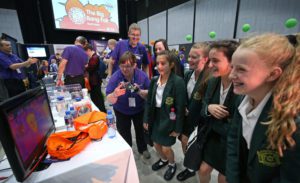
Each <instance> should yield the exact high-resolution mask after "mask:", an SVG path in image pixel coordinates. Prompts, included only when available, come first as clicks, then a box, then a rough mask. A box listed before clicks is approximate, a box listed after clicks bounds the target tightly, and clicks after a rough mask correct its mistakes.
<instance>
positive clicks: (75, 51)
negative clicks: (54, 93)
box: [56, 36, 88, 88]
mask: <svg viewBox="0 0 300 183" xmlns="http://www.w3.org/2000/svg"><path fill="white" fill-rule="evenodd" d="M86 44H87V40H86V38H85V37H83V36H78V37H77V38H76V40H75V45H74V46H68V47H66V48H65V49H64V51H63V53H62V60H61V62H60V64H59V67H58V74H57V81H56V85H57V86H61V85H64V84H66V85H68V84H77V83H78V84H80V85H81V87H82V88H84V87H85V86H84V71H85V66H86V65H87V63H88V56H87V54H86V53H85V51H84V49H83V47H84V46H85V45H86ZM63 74H64V76H65V80H64V82H63V81H62V75H63Z"/></svg>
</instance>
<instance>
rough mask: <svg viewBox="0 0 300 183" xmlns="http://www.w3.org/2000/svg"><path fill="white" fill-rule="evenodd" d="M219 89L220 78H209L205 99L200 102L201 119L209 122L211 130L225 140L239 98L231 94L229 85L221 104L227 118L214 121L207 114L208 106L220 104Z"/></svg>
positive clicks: (214, 119)
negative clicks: (227, 113) (224, 108)
mask: <svg viewBox="0 0 300 183" xmlns="http://www.w3.org/2000/svg"><path fill="white" fill-rule="evenodd" d="M220 87H221V78H220V77H217V78H211V79H210V80H209V81H208V86H207V89H206V92H205V97H204V100H202V108H201V117H203V118H205V119H206V120H208V121H209V124H210V125H211V130H213V131H215V132H216V133H218V134H219V135H221V136H222V137H223V138H224V139H225V140H226V138H227V132H228V129H229V126H230V122H231V118H232V116H233V113H234V110H235V106H236V102H237V101H238V99H239V97H240V96H238V95H235V94H234V93H233V85H231V87H230V88H229V91H228V94H227V96H226V99H225V101H224V104H223V105H224V106H226V107H227V111H228V112H229V116H228V117H227V118H225V119H221V120H219V119H216V118H214V117H213V116H211V115H210V114H209V112H208V105H209V104H219V103H220Z"/></svg>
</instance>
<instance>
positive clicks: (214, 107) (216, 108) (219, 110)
mask: <svg viewBox="0 0 300 183" xmlns="http://www.w3.org/2000/svg"><path fill="white" fill-rule="evenodd" d="M226 109H227V107H225V106H223V105H219V104H210V105H208V112H209V113H210V114H211V115H212V116H213V117H215V118H217V119H223V118H225V117H227V116H229V112H228V111H227V110H226Z"/></svg>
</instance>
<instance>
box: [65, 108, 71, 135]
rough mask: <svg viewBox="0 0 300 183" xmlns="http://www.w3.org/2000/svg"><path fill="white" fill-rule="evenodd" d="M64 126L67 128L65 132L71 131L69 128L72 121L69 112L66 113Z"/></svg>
mask: <svg viewBox="0 0 300 183" xmlns="http://www.w3.org/2000/svg"><path fill="white" fill-rule="evenodd" d="M64 118H65V124H66V127H67V131H69V130H71V128H72V127H73V120H72V115H71V112H70V111H66V114H65V117H64Z"/></svg>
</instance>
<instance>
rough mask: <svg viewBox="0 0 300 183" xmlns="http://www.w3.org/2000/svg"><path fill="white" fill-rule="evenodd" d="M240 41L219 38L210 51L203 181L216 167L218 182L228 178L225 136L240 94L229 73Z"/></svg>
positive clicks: (208, 179)
mask: <svg viewBox="0 0 300 183" xmlns="http://www.w3.org/2000/svg"><path fill="white" fill-rule="evenodd" d="M237 46H238V43H237V42H235V41H226V40H224V41H217V42H214V43H212V45H211V50H210V52H209V60H210V62H209V67H210V68H211V72H212V75H213V78H211V79H210V80H209V81H208V86H207V90H206V92H205V98H204V100H203V105H202V108H201V116H202V117H203V118H205V123H208V126H209V127H208V135H207V137H206V139H207V140H206V142H205V144H204V147H203V161H202V163H201V166H200V169H199V178H200V182H201V183H208V182H209V181H210V174H211V172H212V170H213V169H216V170H217V171H218V172H219V175H218V182H219V183H222V182H226V180H225V166H226V139H227V132H228V130H229V128H230V120H231V118H232V115H233V112H234V104H235V102H236V100H237V98H238V97H237V96H236V95H235V94H234V93H233V85H232V82H231V79H229V74H230V71H231V57H232V54H233V52H234V51H235V49H236V48H237Z"/></svg>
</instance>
